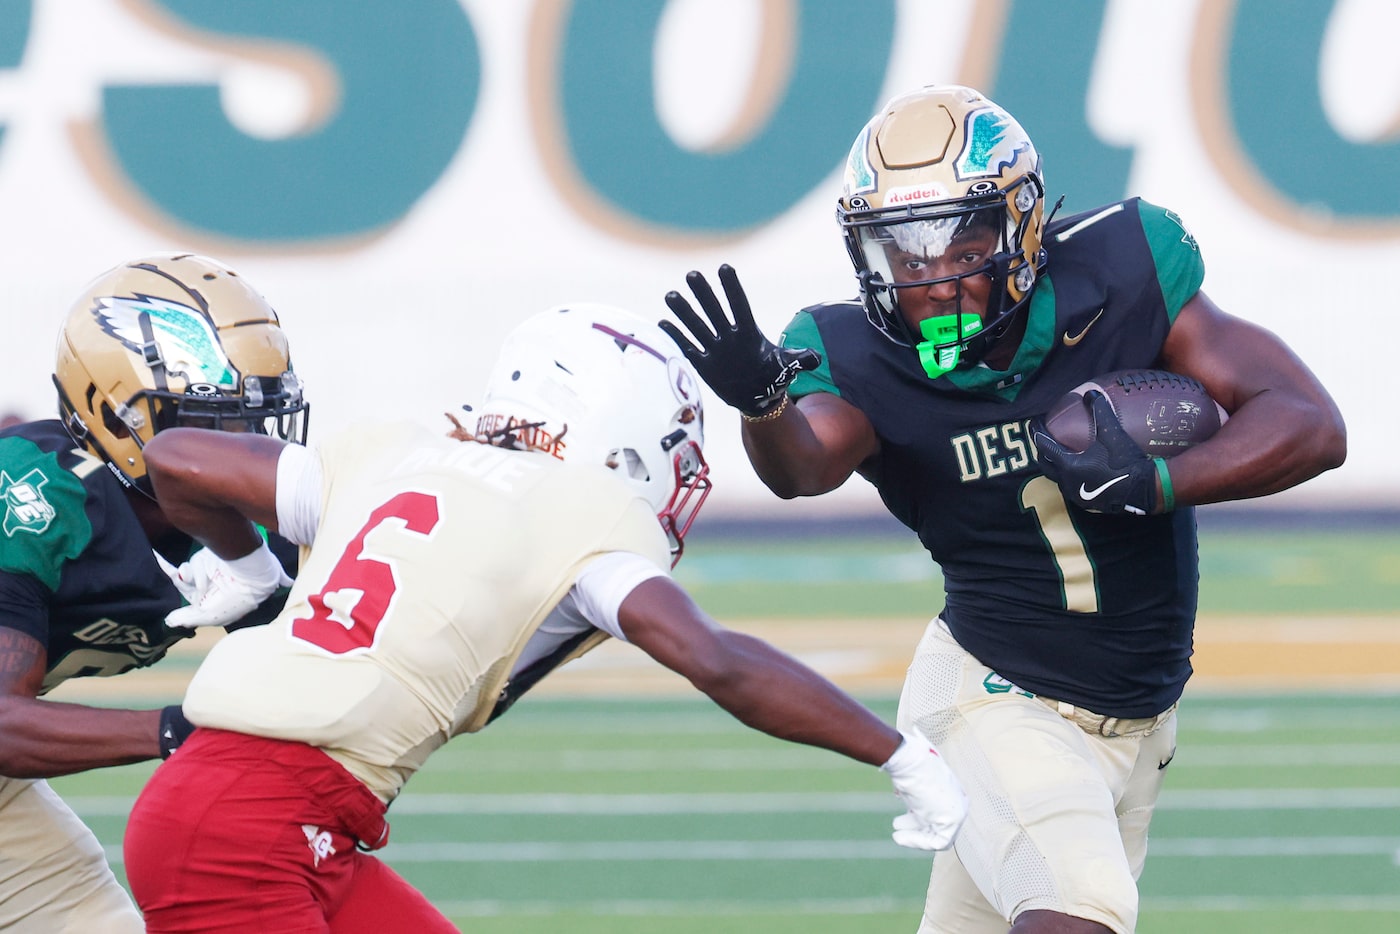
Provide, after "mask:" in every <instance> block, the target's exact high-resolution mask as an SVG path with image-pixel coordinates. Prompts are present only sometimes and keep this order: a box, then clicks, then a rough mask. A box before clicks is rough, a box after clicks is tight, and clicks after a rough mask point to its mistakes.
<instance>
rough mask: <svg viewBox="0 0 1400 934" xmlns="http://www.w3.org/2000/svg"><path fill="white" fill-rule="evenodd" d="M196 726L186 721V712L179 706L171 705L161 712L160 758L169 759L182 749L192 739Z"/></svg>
mask: <svg viewBox="0 0 1400 934" xmlns="http://www.w3.org/2000/svg"><path fill="white" fill-rule="evenodd" d="M193 732H194V724H193V723H191V722H190V721H188V720H186V719H185V712H184V711H183V710H181V709H180V705H179V704H171V705H170V706H169V707H163V708H161V711H160V757H161V758H162V759H169V758H170V754H171V753H173V752H174V751H175V750H177V749H179V748H180V744H181V743H183V742H184V741H185V740H187V739H189V738H190V734H191V733H193Z"/></svg>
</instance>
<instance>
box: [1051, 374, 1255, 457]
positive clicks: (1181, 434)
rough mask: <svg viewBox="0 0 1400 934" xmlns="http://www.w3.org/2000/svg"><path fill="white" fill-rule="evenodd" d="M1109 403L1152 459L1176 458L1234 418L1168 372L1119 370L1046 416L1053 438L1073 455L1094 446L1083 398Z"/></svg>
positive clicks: (1079, 389) (1196, 386) (1076, 391)
mask: <svg viewBox="0 0 1400 934" xmlns="http://www.w3.org/2000/svg"><path fill="white" fill-rule="evenodd" d="M1090 389H1098V390H1099V391H1101V392H1102V393H1103V394H1104V395H1105V396H1107V397H1108V401H1109V404H1111V405H1112V406H1113V412H1114V414H1115V415H1117V416H1118V421H1120V422H1122V424H1123V430H1124V431H1126V432H1127V433H1128V436H1129V437H1130V438H1132V439H1133V440H1134V441H1136V442H1137V445H1138V447H1140V448H1142V450H1143V451H1144V452H1145V453H1146V454H1147V455H1148V456H1149V457H1171V456H1172V455H1174V454H1180V453H1181V452H1182V451H1184V450H1186V449H1187V448H1189V447H1192V446H1193V445H1196V444H1199V443H1201V442H1202V441H1204V440H1206V439H1207V438H1209V437H1210V436H1211V435H1213V434H1215V433H1216V432H1217V431H1219V430H1220V426H1221V425H1222V424H1224V423H1225V420H1226V419H1227V418H1228V417H1229V416H1228V415H1226V414H1225V410H1224V409H1223V408H1221V407H1220V405H1219V404H1218V403H1217V402H1216V401H1215V400H1214V399H1212V398H1211V397H1210V393H1208V392H1206V388H1205V387H1204V386H1202V385H1201V384H1200V383H1199V382H1197V381H1196V380H1194V379H1192V378H1191V377H1189V376H1182V375H1180V374H1178V373H1168V372H1167V371H1165V370H1117V371H1115V372H1113V373H1105V374H1104V375H1103V376H1100V377H1098V378H1096V379H1091V380H1089V381H1088V382H1087V383H1082V384H1081V385H1079V386H1076V387H1074V388H1073V389H1071V390H1070V391H1069V392H1067V393H1065V395H1064V396H1062V397H1061V398H1060V400H1059V401H1058V402H1056V403H1055V404H1054V405H1053V406H1051V407H1050V411H1048V412H1046V413H1045V427H1046V430H1047V431H1049V432H1050V436H1051V437H1053V438H1054V439H1055V440H1056V441H1058V442H1060V443H1061V444H1063V445H1064V446H1065V447H1067V448H1069V449H1070V450H1072V451H1082V450H1084V449H1085V448H1086V447H1088V446H1089V422H1090V416H1089V406H1088V405H1087V404H1086V403H1085V401H1084V393H1086V392H1088V391H1089V390H1090Z"/></svg>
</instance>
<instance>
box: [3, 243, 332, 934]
mask: <svg viewBox="0 0 1400 934" xmlns="http://www.w3.org/2000/svg"><path fill="white" fill-rule="evenodd" d="M54 383H55V385H56V387H57V390H58V401H59V415H60V418H58V419H49V420H43V421H34V422H25V423H21V424H18V425H14V426H11V427H8V428H5V429H3V430H0V498H3V501H4V519H3V525H0V776H5V777H3V778H0V929H3V930H6V931H24V932H45V934H48V932H54V931H94V932H96V931H101V932H104V934H107V932H117V934H125V932H128V931H129V932H138V931H144V930H145V925H144V923H143V922H142V919H141V916H140V915H139V914H138V913H137V911H136V908H135V906H134V905H133V904H132V902H131V899H130V898H129V897H128V896H127V894H126V892H125V890H124V889H123V888H122V887H121V885H120V884H119V883H118V882H117V880H116V877H115V876H114V875H113V874H112V872H111V870H110V869H109V868H108V866H107V861H106V858H105V856H104V855H103V851H102V847H101V845H100V844H99V843H98V841H97V838H96V837H94V836H93V834H92V832H91V831H90V830H88V828H87V827H85V826H84V825H83V824H82V822H81V821H79V820H78V818H77V816H76V815H75V814H74V813H73V812H72V811H71V810H70V809H69V808H68V806H67V805H65V804H64V803H63V802H62V801H61V800H60V799H59V798H58V797H57V796H56V795H54V793H53V792H52V790H50V788H49V787H48V784H47V783H46V782H44V781H43V779H45V778H47V777H50V776H56V775H66V774H69V773H72V772H79V771H83V770H85V769H93V768H99V767H102V766H109V765H119V764H123V763H128V762H139V761H141V760H144V759H154V758H157V757H158V756H168V755H169V754H170V752H171V751H173V750H174V748H175V747H176V746H177V745H178V744H179V743H180V741H181V740H182V739H183V738H184V737H185V736H187V735H188V733H189V731H190V730H191V729H192V727H190V726H189V724H188V723H187V722H186V721H185V720H184V718H183V715H182V714H181V713H180V709H179V707H178V706H172V707H168V708H166V709H164V710H116V709H106V708H95V707H88V706H83V705H79V704H71V703H60V702H57V701H51V700H40V699H39V698H40V697H41V696H42V695H43V694H44V693H46V692H47V691H49V690H50V689H52V688H53V687H54V686H55V685H57V684H59V683H61V682H62V681H65V680H66V679H68V678H76V677H87V676H94V675H95V676H107V675H117V674H121V673H122V672H124V671H129V670H131V669H133V668H140V667H144V666H146V665H150V664H152V663H154V662H156V661H159V660H160V659H161V657H163V656H164V655H165V653H166V650H167V649H169V648H170V646H171V645H173V644H174V643H176V642H179V641H180V640H181V639H185V638H188V637H189V636H191V635H193V630H192V629H188V628H179V627H178V626H172V625H168V624H167V622H166V618H167V615H170V614H172V613H173V614H177V615H175V616H173V617H172V621H174V622H178V621H179V619H180V617H179V616H178V614H179V613H180V612H181V611H182V609H183V611H185V612H188V611H189V609H190V608H189V607H182V604H183V603H184V602H185V601H184V600H183V599H182V595H185V596H190V597H191V598H194V597H197V595H198V594H199V593H200V592H201V588H202V587H206V586H207V584H208V580H209V578H210V575H211V574H214V573H217V571H218V567H219V566H218V562H217V559H214V558H213V555H212V553H209V552H205V551H200V552H197V553H196V556H195V557H191V553H192V551H193V548H194V545H193V542H192V540H191V539H190V538H189V536H187V535H185V534H183V533H181V532H180V531H179V530H177V529H175V528H174V526H172V525H171V524H170V523H169V522H167V521H166V519H165V517H164V516H163V514H162V513H161V510H160V508H159V507H158V506H157V504H156V502H155V500H154V499H153V498H152V491H151V487H150V482H149V480H148V479H147V476H146V467H145V462H144V460H143V457H142V453H141V452H142V447H143V445H144V444H145V443H146V442H147V441H149V440H150V439H151V438H152V437H153V436H154V435H155V434H156V432H159V431H161V430H163V429H165V428H169V427H172V426H175V425H196V426H203V427H213V428H221V429H224V430H230V431H273V432H276V433H277V434H279V435H281V436H282V437H284V438H290V439H294V440H297V441H304V440H305V428H306V414H307V406H306V403H305V401H304V399H303V397H302V389H301V383H300V380H299V379H298V377H297V376H296V374H295V372H294V371H293V370H292V366H291V361H290V357H289V355H288V349H287V339H286V336H285V334H284V333H283V331H282V328H281V325H280V324H279V322H278V318H277V314H276V312H274V311H273V310H272V308H271V307H270V306H269V305H268V304H267V302H266V301H264V299H263V298H262V296H260V295H259V294H258V293H257V292H255V291H254V290H253V289H252V287H251V286H250V285H249V284H248V283H247V282H245V281H244V280H243V279H242V278H240V277H239V276H238V275H237V274H236V273H234V272H233V271H232V270H230V269H228V268H226V267H225V266H223V265H221V264H219V263H217V262H214V261H213V260H210V259H208V258H205V257H201V256H195V255H190V254H169V255H159V256H150V257H145V258H141V259H136V260H132V261H131V262H128V263H123V264H122V265H120V266H117V267H115V268H113V269H111V270H109V271H107V272H106V273H104V274H102V275H101V276H99V277H98V278H96V279H95V280H94V281H93V282H92V283H90V284H89V286H88V287H87V289H86V291H85V292H84V293H83V294H82V296H80V297H79V299H78V300H77V302H75V303H74V304H73V306H72V308H71V309H70V310H69V312H68V316H67V318H66V320H65V322H64V325H63V329H62V331H61V333H60V335H59V339H58V348H57V362H56V366H55V370H54ZM279 545H286V543H285V542H280V543H279ZM255 554H258V556H259V557H258V558H255V559H254V560H255V561H256V562H260V565H259V566H260V567H261V568H262V570H263V573H264V574H265V575H268V576H273V575H275V578H274V579H277V580H279V581H280V580H282V579H286V582H287V583H290V579H289V578H287V577H286V574H285V573H284V568H294V567H295V560H296V555H295V552H294V551H293V550H292V549H291V548H290V546H289V545H286V550H282V549H281V548H280V547H279V554H280V558H274V557H273V556H272V554H271V552H270V551H269V550H268V549H267V548H266V547H264V548H263V549H260V550H259V551H258V552H255ZM285 596H286V590H285V589H282V590H280V591H279V592H278V593H277V594H275V595H274V596H273V597H272V598H269V599H268V600H267V601H265V602H263V604H262V605H261V606H256V605H255V604H252V603H250V604H249V605H247V606H246V607H240V609H241V610H246V611H248V612H247V613H246V615H243V616H242V619H241V620H240V622H241V624H243V625H251V624H254V623H257V622H266V621H267V620H270V619H271V618H272V617H273V616H274V615H275V614H276V612H277V610H278V609H280V607H281V603H282V601H283V600H285ZM229 622H230V623H232V622H234V620H233V619H230V620H229Z"/></svg>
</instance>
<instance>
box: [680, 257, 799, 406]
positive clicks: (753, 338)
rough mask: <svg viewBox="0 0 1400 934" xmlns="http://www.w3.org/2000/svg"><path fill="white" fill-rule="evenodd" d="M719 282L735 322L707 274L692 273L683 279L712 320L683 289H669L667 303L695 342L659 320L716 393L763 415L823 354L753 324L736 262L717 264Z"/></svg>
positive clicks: (729, 401)
mask: <svg viewBox="0 0 1400 934" xmlns="http://www.w3.org/2000/svg"><path fill="white" fill-rule="evenodd" d="M719 281H720V284H721V285H722V286H724V295H725V297H726V298H727V299H728V300H729V309H730V311H731V312H733V315H734V320H733V322H731V321H730V320H729V315H727V314H726V313H725V311H724V308H723V306H722V305H720V302H719V299H718V298H716V297H715V293H714V290H713V289H711V288H710V283H709V282H707V281H705V277H704V276H703V275H701V274H700V273H698V272H690V273H687V274H686V277H685V283H686V285H688V286H690V291H691V292H693V293H695V300H696V301H697V302H699V303H700V308H701V309H702V310H703V311H704V312H705V317H707V318H709V319H710V325H709V326H706V324H705V323H704V322H703V321H701V320H700V316H699V315H698V314H696V313H695V309H693V308H691V307H690V302H688V301H686V299H685V298H684V297H683V296H682V295H681V294H680V293H679V292H667V293H666V304H667V306H669V307H670V309H671V311H672V312H673V313H674V314H675V316H676V317H677V318H679V319H680V321H681V323H682V324H684V325H685V326H686V329H687V330H689V331H690V336H691V337H693V342H692V341H691V340H689V339H687V335H685V334H684V333H682V331H681V329H680V328H678V327H676V325H675V324H674V323H673V322H670V321H661V322H659V323H660V325H661V328H662V330H664V331H665V332H666V333H667V334H669V335H671V338H672V339H673V340H674V341H675V342H676V343H677V344H678V345H680V348H681V351H682V352H683V353H684V354H685V355H686V358H687V359H688V360H690V362H691V363H692V364H693V365H694V366H695V370H696V372H698V373H699V374H700V378H701V379H703V380H704V381H705V382H706V383H707V384H709V387H710V388H711V389H713V390H714V391H715V395H717V396H719V397H720V398H721V399H723V400H724V401H725V402H726V403H728V404H729V405H732V406H733V407H734V408H736V409H738V410H739V411H740V412H741V413H743V414H744V415H746V416H748V417H749V418H761V417H762V416H764V415H767V414H769V413H771V412H773V411H774V410H776V409H777V408H778V406H779V405H781V404H782V401H783V399H784V398H785V396H786V394H787V387H788V384H789V383H791V382H792V381H793V380H794V379H796V378H797V374H798V373H801V372H802V371H803V370H815V369H816V368H817V367H818V366H820V365H821V362H822V358H821V355H820V354H818V353H817V352H816V351H815V350H807V349H799V350H788V349H786V348H783V347H779V346H777V345H776V344H774V343H773V342H772V341H770V340H768V338H766V337H764V336H763V332H762V331H760V330H759V329H758V325H757V324H755V323H754V320H753V312H752V311H751V310H750V309H749V299H748V296H747V295H745V294H744V287H743V286H741V285H740V284H739V276H738V274H737V273H735V272H734V268H733V267H732V266H729V265H728V264H726V265H723V266H721V267H719Z"/></svg>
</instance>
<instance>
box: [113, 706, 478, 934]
mask: <svg viewBox="0 0 1400 934" xmlns="http://www.w3.org/2000/svg"><path fill="white" fill-rule="evenodd" d="M388 834H389V825H388V824H387V823H386V822H385V820H384V804H383V803H382V802H381V801H380V800H379V799H378V798H376V797H375V796H374V795H373V794H372V793H371V792H370V791H369V789H368V788H366V787H365V786H364V785H363V784H361V783H360V782H359V781H357V780H356V779H355V778H354V777H352V776H351V775H350V773H349V772H347V771H345V769H344V768H342V767H341V765H340V764H339V763H338V762H336V761H335V760H333V759H331V758H330V757H329V756H327V755H326V754H325V753H323V752H321V751H320V750H319V749H316V748H314V747H312V746H307V745H306V744H304V743H291V742H283V741H280V740H272V739H263V738H260V737H255V736H246V735H244V734H241V733H231V732H228V731H225V730H211V729H203V728H201V729H198V730H195V732H194V734H193V735H192V736H191V737H190V738H189V739H188V740H186V742H185V743H184V745H182V746H181V747H180V749H179V751H178V752H177V753H176V754H175V755H173V756H171V757H170V759H168V760H167V761H166V762H164V763H163V764H162V765H161V766H160V768H158V769H156V771H155V774H154V775H152V776H151V780H150V781H149V782H148V783H147V784H146V787H145V789H144V790H142V792H141V796H140V797H139V798H138V799H137V800H136V805H135V807H134V808H133V809H132V812H131V818H130V820H129V821H128V823H127V827H126V839H125V841H124V849H125V858H126V875H127V881H128V883H129V884H130V885H131V891H132V894H133V895H135V896H136V903H137V904H138V905H139V906H140V907H141V911H142V912H143V913H144V914H145V917H146V930H147V931H148V932H171V934H174V932H207V934H218V932H223V934H293V932H296V934H303V932H304V934H313V932H314V934H389V932H395V931H404V932H411V934H448V932H452V934H456V932H457V928H456V927H455V926H454V925H453V924H452V923H451V922H450V921H448V920H447V918H445V917H444V916H443V915H442V913H441V912H439V911H438V910H437V909H436V908H434V907H433V906H432V904H430V903H429V902H428V900H427V899H426V898H425V897H424V896H423V895H422V893H420V892H419V891H418V890H417V889H415V888H413V886H411V885H409V884H408V883H407V882H406V881H404V879H403V878H402V877H401V876H400V875H398V873H396V872H394V871H393V870H392V869H390V868H389V867H388V866H386V865H385V864H384V863H383V862H382V861H380V860H378V859H376V858H375V857H373V856H370V855H368V854H366V853H364V852H361V851H359V850H357V849H356V847H355V844H356V841H357V840H359V841H363V842H364V844H365V845H366V846H367V847H377V846H382V845H383V844H384V842H385V841H386V840H387V839H388Z"/></svg>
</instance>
